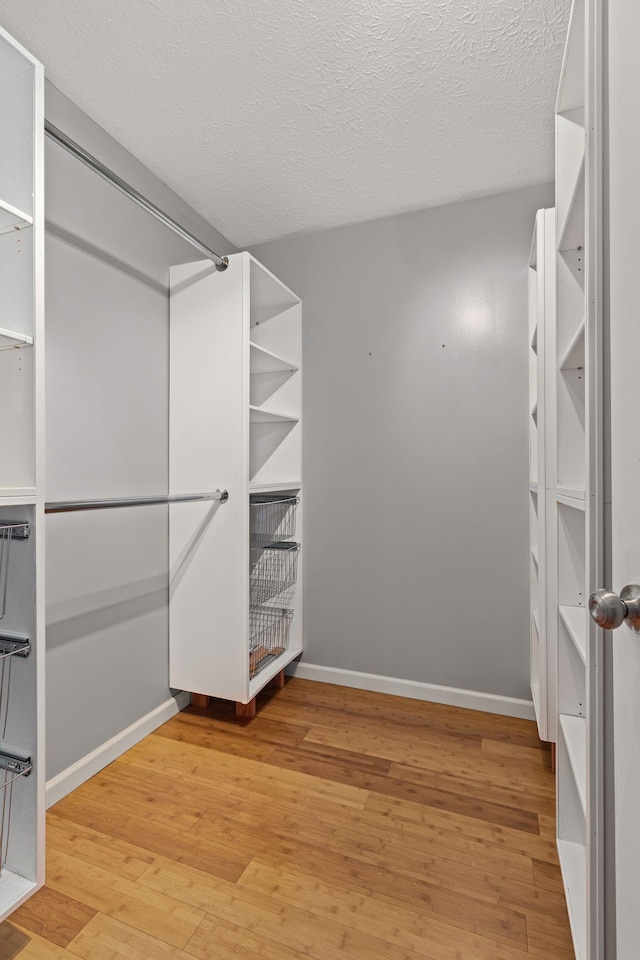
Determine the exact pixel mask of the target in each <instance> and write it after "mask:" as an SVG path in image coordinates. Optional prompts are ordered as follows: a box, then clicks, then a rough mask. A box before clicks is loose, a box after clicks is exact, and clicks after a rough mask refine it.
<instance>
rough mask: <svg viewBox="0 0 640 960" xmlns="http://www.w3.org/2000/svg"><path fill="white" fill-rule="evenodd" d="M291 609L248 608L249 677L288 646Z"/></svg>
mask: <svg viewBox="0 0 640 960" xmlns="http://www.w3.org/2000/svg"><path fill="white" fill-rule="evenodd" d="M292 617H293V610H288V609H284V608H279V609H273V608H271V607H251V608H250V610H249V637H250V639H249V678H250V679H251V680H253V678H254V677H257V676H258V674H259V673H261V671H262V670H264V669H265V668H266V667H268V666H269V664H270V663H273V661H274V660H276V659H277V658H278V657H280V656H281V655H282V654H283V653H284V652H285V650H287V649H288V648H289V629H290V627H291V619H292Z"/></svg>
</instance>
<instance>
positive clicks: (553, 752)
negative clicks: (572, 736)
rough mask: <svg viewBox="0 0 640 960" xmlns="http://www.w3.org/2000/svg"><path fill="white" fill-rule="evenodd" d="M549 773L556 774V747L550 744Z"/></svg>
mask: <svg viewBox="0 0 640 960" xmlns="http://www.w3.org/2000/svg"><path fill="white" fill-rule="evenodd" d="M551 771H552V773H555V772H556V745H555V743H552V744H551Z"/></svg>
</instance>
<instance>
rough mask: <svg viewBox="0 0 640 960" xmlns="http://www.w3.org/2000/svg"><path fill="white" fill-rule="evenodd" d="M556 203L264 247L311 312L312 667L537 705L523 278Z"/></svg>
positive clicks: (506, 205) (548, 197)
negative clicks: (536, 220)
mask: <svg viewBox="0 0 640 960" xmlns="http://www.w3.org/2000/svg"><path fill="white" fill-rule="evenodd" d="M552 205H553V188H552V187H551V186H541V187H535V188H530V189H527V190H520V191H516V192H512V193H505V194H500V195H497V196H492V197H484V198H482V199H479V200H472V201H465V202H463V203H457V204H451V205H449V206H444V207H439V208H436V209H432V210H424V211H421V212H418V213H411V214H405V215H402V216H397V217H390V218H388V219H384V220H377V221H372V222H369V223H363V224H358V225H355V226H350V227H344V228H340V229H334V230H327V231H324V232H321V233H316V234H310V235H306V236H300V237H295V238H292V239H289V240H278V241H274V242H271V243H265V244H261V245H259V246H256V247H254V248H252V251H251V252H252V253H253V254H254V255H255V256H256V257H257V258H258V260H260V261H261V262H263V263H264V264H265V265H266V266H267V267H268V268H269V269H270V270H272V271H273V273H275V274H276V276H278V277H280V279H281V280H282V281H283V282H284V283H286V284H287V285H288V286H289V287H291V288H292V289H293V290H295V291H296V293H297V294H298V295H299V296H300V297H301V299H302V302H303V304H304V318H305V319H304V324H303V335H302V339H303V345H302V364H303V368H304V371H305V376H304V385H303V413H304V418H305V441H304V444H303V479H304V484H305V504H306V506H305V561H304V568H305V654H304V662H305V663H307V664H311V665H320V666H322V667H327V668H331V669H334V670H338V671H344V670H347V671H354V672H355V673H356V674H365V675H367V674H368V675H371V674H373V675H376V676H377V677H382V678H401V679H403V680H409V681H418V682H423V683H430V684H438V685H443V686H446V687H449V688H451V687H453V688H462V690H463V691H480V692H482V693H488V694H494V695H497V696H499V697H507V698H521V699H522V700H524V701H527V702H530V700H531V695H530V689H529V660H528V644H529V638H528V629H527V624H528V621H529V571H528V559H527V558H528V454H527V435H526V432H525V431H523V429H522V424H523V423H524V422H526V418H527V416H528V396H527V350H528V343H527V338H528V330H527V296H528V292H527V264H528V260H529V248H530V243H531V223H532V220H533V217H534V215H535V211H536V209H538V208H539V207H549V206H552ZM340 489H349V490H352V491H355V492H356V493H355V495H353V496H348V497H342V496H339V495H338V493H337V491H338V490H340ZM461 597H464V600H462V599H461ZM324 676H325V677H326V674H324ZM343 676H345V677H346V678H347V679H348V680H349V681H350V682H351V681H353V680H357V679H358V678H357V677H354V676H353V674H346V675H344V674H343ZM361 679H362V682H363V683H365V684H366V683H369V682H370V680H371V678H370V677H369V679H368V678H367V677H366V676H364V677H362V678H361ZM398 692H399V691H398ZM454 692H455V691H454ZM530 715H532V713H531V714H530Z"/></svg>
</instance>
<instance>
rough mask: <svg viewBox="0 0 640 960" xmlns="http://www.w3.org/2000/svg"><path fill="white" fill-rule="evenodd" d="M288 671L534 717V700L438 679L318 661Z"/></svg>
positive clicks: (325, 680) (342, 684)
mask: <svg viewBox="0 0 640 960" xmlns="http://www.w3.org/2000/svg"><path fill="white" fill-rule="evenodd" d="M286 672H287V673H288V674H289V675H290V676H295V677H301V678H302V679H303V680H317V681H319V682H320V683H335V684H337V685H338V686H340V687H355V688H356V689H357V690H372V691H373V692H374V693H390V694H393V695H394V696H396V697H410V698H411V699H412V700H428V701H430V702H431V703H446V704H448V706H450V707H466V709H467V710H482V711H483V712H484V713H499V714H501V715H502V716H505V717H521V718H522V719H524V720H535V712H534V709H533V703H532V701H531V700H517V699H516V698H515V697H500V696H498V695H497V694H495V693H480V692H479V691H477V690H461V689H459V688H458V687H440V686H438V685H437V684H435V683H420V682H419V681H417V680H401V679H400V678H399V677H381V676H379V675H378V674H376V673H361V672H360V671H359V670H341V669H338V668H334V667H323V666H320V665H319V664H317V663H292V664H290V665H289V666H288V667H287V668H286Z"/></svg>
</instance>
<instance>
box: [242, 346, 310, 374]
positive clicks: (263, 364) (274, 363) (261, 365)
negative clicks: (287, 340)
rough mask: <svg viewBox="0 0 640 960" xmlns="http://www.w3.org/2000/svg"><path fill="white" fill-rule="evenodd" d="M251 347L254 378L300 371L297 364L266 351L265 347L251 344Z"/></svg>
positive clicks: (251, 367) (251, 368)
mask: <svg viewBox="0 0 640 960" xmlns="http://www.w3.org/2000/svg"><path fill="white" fill-rule="evenodd" d="M249 346H250V352H251V360H250V364H251V366H250V370H251V375H252V376H253V375H254V374H262V373H296V372H297V371H298V370H299V369H300V368H299V367H297V366H296V365H295V363H291V362H290V361H288V360H284V359H283V358H282V357H279V356H277V355H276V354H275V353H271V351H270V350H265V348H264V347H261V346H259V344H257V343H251V344H249Z"/></svg>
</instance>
